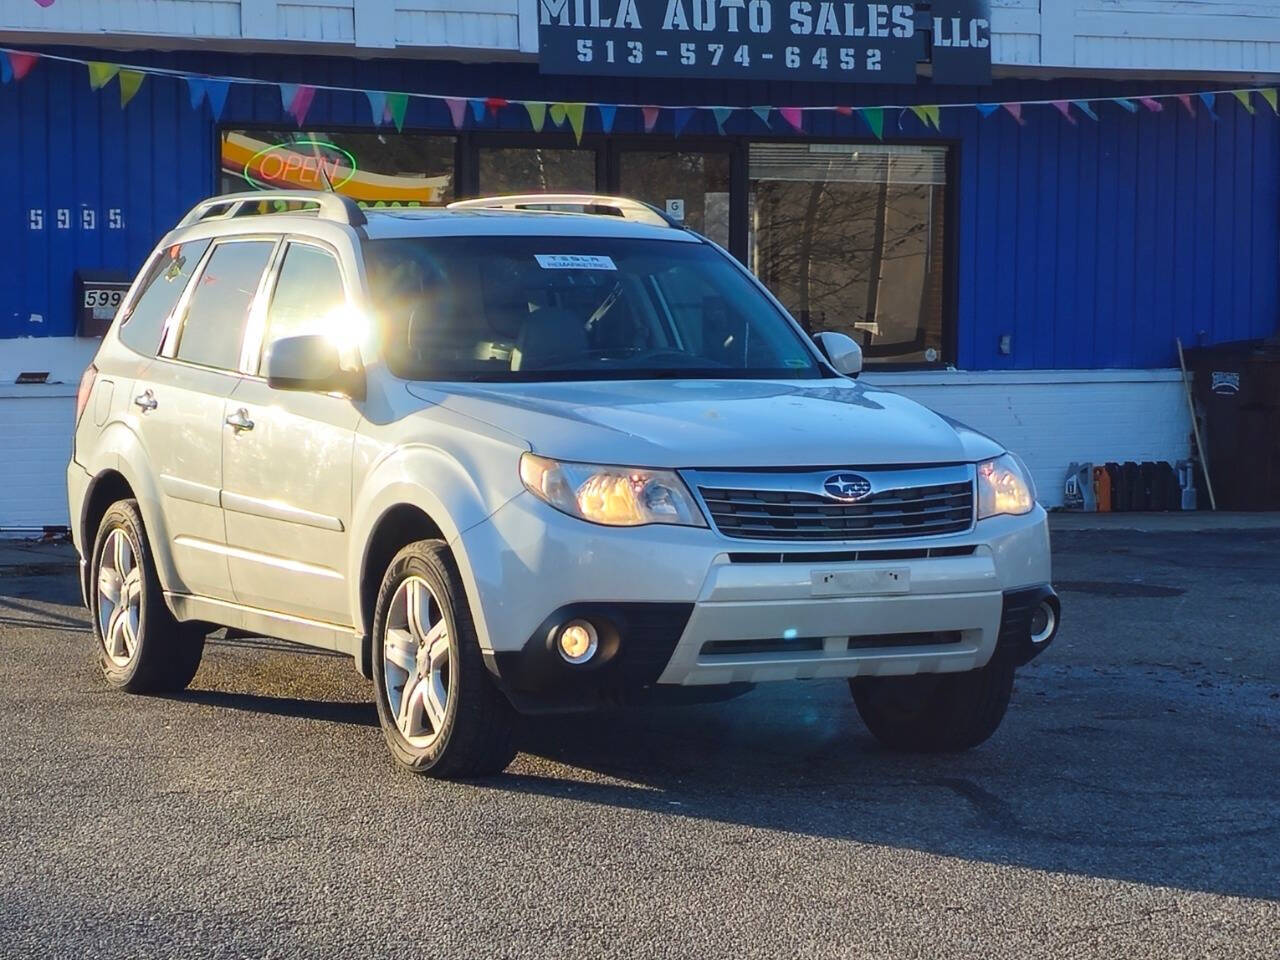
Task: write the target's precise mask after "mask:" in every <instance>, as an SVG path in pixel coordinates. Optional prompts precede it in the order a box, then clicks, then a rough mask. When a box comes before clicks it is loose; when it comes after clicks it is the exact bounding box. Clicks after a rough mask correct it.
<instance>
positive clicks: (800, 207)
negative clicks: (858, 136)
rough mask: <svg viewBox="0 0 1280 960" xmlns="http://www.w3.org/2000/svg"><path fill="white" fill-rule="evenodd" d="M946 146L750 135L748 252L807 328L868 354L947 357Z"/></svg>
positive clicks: (892, 359)
mask: <svg viewBox="0 0 1280 960" xmlns="http://www.w3.org/2000/svg"><path fill="white" fill-rule="evenodd" d="M946 171H947V150H946V148H944V147H916V146H888V145H875V146H853V145H848V144H816V143H815V144H790V143H787V144H773V143H767V144H766V143H754V144H752V145H751V153H750V219H749V236H748V257H749V259H748V263H749V264H750V266H751V269H752V270H753V271H755V273H756V275H757V276H758V277H760V279H761V280H762V281H764V283H765V284H767V285H768V287H769V289H770V290H772V291H773V293H774V295H775V296H777V297H778V299H780V300H781V301H782V302H783V304H785V305H786V307H787V309H788V310H790V311H791V312H792V314H793V315H794V316H795V317H796V318H797V319H798V320H799V321H800V322H801V323H802V324H804V326H805V327H806V329H809V330H810V331H813V332H816V331H819V330H836V331H839V332H841V333H847V334H848V335H849V336H851V337H853V338H854V339H856V340H857V341H858V342H859V343H860V344H862V346H863V349H864V351H865V353H866V356H867V359H868V362H869V363H879V364H884V365H888V364H924V363H941V362H945V361H947V360H949V359H951V358H950V357H948V356H946V338H945V337H944V333H943V290H944V263H945V260H944V243H945V238H946V229H945V223H944V214H945V210H946V190H947V178H946Z"/></svg>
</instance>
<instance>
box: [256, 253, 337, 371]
mask: <svg viewBox="0 0 1280 960" xmlns="http://www.w3.org/2000/svg"><path fill="white" fill-rule="evenodd" d="M345 305H346V293H345V292H344V290H343V286H342V274H341V272H340V271H339V269H338V261H337V259H336V258H335V257H334V256H333V255H332V254H330V253H328V252H326V251H324V250H321V249H320V248H319V247H313V246H311V245H309V244H304V243H294V244H290V245H289V249H288V250H287V251H285V255H284V262H283V263H282V264H281V266H280V275H279V278H278V279H277V280H276V288H275V292H274V293H273V294H272V296H271V306H270V307H269V308H268V311H267V339H266V343H265V344H264V346H263V357H265V356H266V350H267V348H269V347H270V346H271V344H273V343H275V342H276V341H277V340H283V339H284V338H285V337H301V336H306V335H307V334H330V333H333V332H335V330H334V328H335V326H337V325H339V324H344V323H347V322H349V318H347V317H346V316H345V315H344V311H343V307H344V306H345Z"/></svg>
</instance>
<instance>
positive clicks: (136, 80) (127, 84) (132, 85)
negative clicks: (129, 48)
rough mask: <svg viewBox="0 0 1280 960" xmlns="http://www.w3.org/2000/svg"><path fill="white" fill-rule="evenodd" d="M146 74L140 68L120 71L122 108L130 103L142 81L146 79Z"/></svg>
mask: <svg viewBox="0 0 1280 960" xmlns="http://www.w3.org/2000/svg"><path fill="white" fill-rule="evenodd" d="M146 76H147V75H146V74H145V73H143V72H142V71H140V70H121V71H120V109H121V110H123V109H124V108H125V107H127V106H128V105H129V101H130V100H132V99H133V98H134V97H135V96H136V95H137V93H138V90H139V88H141V86H142V81H143V80H145V79H146Z"/></svg>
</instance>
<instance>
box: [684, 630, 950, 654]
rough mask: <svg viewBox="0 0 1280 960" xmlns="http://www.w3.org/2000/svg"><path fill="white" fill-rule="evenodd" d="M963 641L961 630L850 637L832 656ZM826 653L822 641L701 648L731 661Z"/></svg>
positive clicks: (735, 643) (729, 643) (706, 645)
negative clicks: (746, 657)
mask: <svg viewBox="0 0 1280 960" xmlns="http://www.w3.org/2000/svg"><path fill="white" fill-rule="evenodd" d="M962 639H963V637H962V636H961V634H960V631H959V630H937V631H933V632H930V633H885V634H876V635H872V636H865V637H849V638H848V639H846V640H845V643H844V647H843V648H841V647H840V646H839V645H838V644H837V645H836V648H835V650H834V651H833V652H837V653H842V652H844V651H845V650H893V649H895V648H899V647H942V646H947V645H949V644H956V643H959V642H960V641H961V640H962ZM826 649H827V642H826V640H824V639H823V638H822V637H791V638H779V639H773V640H708V641H707V642H706V643H704V644H703V645H702V651H701V654H702V656H704V657H729V656H740V655H742V654H753V653H754V654H759V653H818V652H820V651H823V650H826Z"/></svg>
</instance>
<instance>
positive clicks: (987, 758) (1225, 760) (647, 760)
mask: <svg viewBox="0 0 1280 960" xmlns="http://www.w3.org/2000/svg"><path fill="white" fill-rule="evenodd" d="M793 687H795V688H796V690H797V691H798V692H778V693H774V692H773V691H769V692H764V693H762V692H761V691H757V692H756V693H753V694H751V695H749V696H747V697H745V698H742V699H740V700H738V701H736V702H733V703H727V704H717V705H711V706H700V707H681V708H668V709H663V710H656V709H645V708H633V709H627V710H617V711H612V712H609V713H605V714H598V715H590V716H589V717H588V718H587V719H586V720H585V721H584V719H583V718H576V719H575V718H573V717H543V718H535V719H533V720H532V721H531V722H530V723H528V724H527V726H526V727H525V731H524V734H523V738H522V741H521V747H522V749H523V750H524V751H525V752H526V753H527V754H529V755H531V758H532V760H531V761H522V762H518V763H517V764H516V765H515V766H514V767H513V768H512V771H511V772H509V773H508V774H506V775H505V776H502V777H496V778H493V779H491V780H488V781H486V784H487V785H488V786H491V787H492V788H494V789H497V790H504V791H512V792H517V793H531V794H539V795H543V796H549V797H556V798H563V799H565V800H572V801H576V802H579V803H582V802H586V803H594V804H601V805H606V806H612V807H618V808H625V809H632V810H643V811H650V812H655V813H664V814H671V815H678V816H684V817H695V818H698V819H705V820H709V821H717V822H722V823H731V824H738V825H742V826H748V827H755V828H760V829H765V830H776V831H780V832H785V833H800V834H805V835H809V836H815V837H826V838H830V839H833V840H840V841H851V842H856V843H863V844H875V845H882V846H892V847H898V848H906V849H913V850H919V851H923V852H927V853H930V854H937V855H943V856H951V857H959V858H963V859H969V860H980V861H985V862H993V863H1000V864H1012V865H1017V866H1021V867H1027V868H1031V869H1036V870H1042V871H1053V872H1065V873H1071V874H1077V875H1081V876H1090V877H1108V878H1113V879H1117V880H1125V881H1132V882H1138V883H1144V884H1151V885H1158V886H1170V887H1178V888H1182V889H1188V890H1199V891H1205V892H1213V893H1223V894H1230V895H1236V896H1247V897H1261V898H1268V899H1277V900H1280V884H1277V881H1276V878H1277V876H1280V872H1278V871H1280V857H1278V856H1277V854H1276V846H1277V844H1276V841H1277V839H1280V818H1278V817H1277V816H1276V814H1277V807H1276V804H1275V801H1274V800H1272V799H1270V797H1269V794H1270V788H1269V787H1268V786H1267V785H1266V784H1265V783H1264V782H1260V781H1259V779H1258V774H1259V772H1260V771H1259V770H1257V769H1253V770H1251V769H1250V768H1249V765H1248V764H1243V763H1240V762H1239V759H1238V757H1237V756H1234V755H1233V752H1234V751H1233V750H1232V749H1231V748H1230V746H1229V745H1227V744H1224V745H1223V750H1222V752H1221V753H1220V754H1218V755H1216V756H1207V757H1206V756H1202V757H1199V758H1196V759H1195V760H1192V761H1191V762H1189V763H1187V762H1183V763H1180V762H1179V757H1178V755H1177V754H1176V753H1174V752H1171V751H1169V750H1168V749H1162V750H1154V749H1152V747H1151V745H1149V744H1130V745H1129V747H1126V746H1125V745H1124V744H1122V743H1120V741H1121V740H1123V738H1124V737H1125V736H1126V730H1125V729H1123V727H1124V724H1123V722H1120V721H1117V722H1108V721H1102V722H1100V723H1098V724H1096V725H1094V724H1075V725H1072V726H1070V727H1069V728H1062V727H1060V726H1055V725H1054V724H1053V722H1048V723H1046V722H1044V721H1043V720H1042V719H1041V718H1040V717H1039V716H1037V714H1040V713H1042V712H1043V711H1034V712H1030V713H1029V712H1020V711H1019V709H1018V704H1017V703H1016V702H1015V704H1014V707H1013V709H1012V710H1011V713H1010V716H1009V717H1008V718H1007V720H1006V723H1005V726H1004V728H1002V729H1001V731H999V732H998V733H997V735H996V736H995V737H994V738H993V739H992V740H991V741H989V742H988V743H987V744H985V745H983V746H982V747H980V748H978V749H976V750H973V751H970V752H968V753H964V754H957V755H940V756H928V755H902V754H897V753H893V752H890V751H888V750H886V749H884V748H882V747H880V746H879V745H878V743H877V742H876V741H875V740H873V739H872V738H871V737H870V735H869V734H868V733H866V731H865V730H864V729H863V728H862V726H861V724H860V722H859V721H858V719H857V715H856V711H854V709H853V708H852V705H851V704H847V709H845V710H844V711H843V713H842V710H841V708H842V706H845V704H842V703H841V702H840V698H841V697H842V698H843V699H844V701H846V702H847V701H848V699H849V698H848V694H847V692H846V691H845V690H844V688H843V685H842V684H832V683H823V684H818V683H814V684H809V685H804V684H800V685H793ZM806 687H807V688H808V689H809V691H810V692H806ZM1033 695H1034V692H1033ZM833 717H834V718H835V719H832V718H833ZM1144 736H1145V734H1144ZM1203 746H1204V744H1203V743H1202V744H1201V745H1200V747H1201V749H1203ZM1130 748H1132V749H1130ZM1183 759H1184V760H1185V759H1186V756H1185V755H1184V758H1183ZM545 761H551V763H547V762H545ZM531 767H532V768H533V769H530V768H531ZM557 768H559V769H557ZM1197 768H1204V769H1203V770H1201V769H1197ZM1210 768H1211V769H1212V771H1213V772H1212V775H1211V776H1210V777H1209V778H1208V779H1206V776H1204V775H1203V774H1207V773H1208V771H1209V769H1210ZM1264 779H1265V778H1264Z"/></svg>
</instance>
